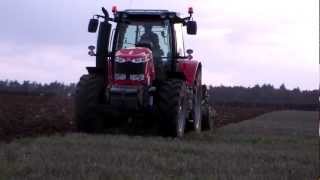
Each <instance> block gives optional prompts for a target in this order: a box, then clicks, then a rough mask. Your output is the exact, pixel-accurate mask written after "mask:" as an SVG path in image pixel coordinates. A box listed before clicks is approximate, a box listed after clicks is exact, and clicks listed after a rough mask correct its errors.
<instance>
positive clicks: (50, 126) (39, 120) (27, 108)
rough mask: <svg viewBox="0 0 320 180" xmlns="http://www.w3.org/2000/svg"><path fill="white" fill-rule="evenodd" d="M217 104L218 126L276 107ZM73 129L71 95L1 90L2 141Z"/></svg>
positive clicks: (0, 121)
mask: <svg viewBox="0 0 320 180" xmlns="http://www.w3.org/2000/svg"><path fill="white" fill-rule="evenodd" d="M214 108H215V110H216V112H217V118H216V120H215V127H217V128H220V127H222V126H225V125H227V124H230V123H237V122H240V121H243V120H247V119H251V118H254V117H256V116H258V115H261V114H264V113H267V112H271V111H273V110H275V108H272V107H252V106H251V107H245V106H239V107H235V106H228V105H223V106H215V107H214ZM74 131H76V128H75V126H74V121H73V99H72V97H59V96H28V95H12V94H0V141H10V140H12V139H15V138H22V137H27V136H39V135H42V136H43V135H51V134H56V133H68V132H74Z"/></svg>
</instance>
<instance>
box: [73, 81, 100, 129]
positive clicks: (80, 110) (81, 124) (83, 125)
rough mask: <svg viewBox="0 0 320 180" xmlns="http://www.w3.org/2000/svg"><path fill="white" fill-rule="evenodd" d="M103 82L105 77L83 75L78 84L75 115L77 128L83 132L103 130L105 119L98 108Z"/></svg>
mask: <svg viewBox="0 0 320 180" xmlns="http://www.w3.org/2000/svg"><path fill="white" fill-rule="evenodd" d="M103 84H104V83H103V78H102V77H99V76H97V75H83V76H82V77H81V78H80V81H79V83H78V84H77V88H76V94H75V102H74V105H75V111H74V112H75V114H74V117H75V123H76V126H77V129H78V130H79V131H81V132H86V133H100V132H102V131H103V128H104V124H103V120H102V118H101V117H100V116H99V113H98V112H97V110H96V106H97V105H98V104H99V103H100V101H101V94H102V91H103Z"/></svg>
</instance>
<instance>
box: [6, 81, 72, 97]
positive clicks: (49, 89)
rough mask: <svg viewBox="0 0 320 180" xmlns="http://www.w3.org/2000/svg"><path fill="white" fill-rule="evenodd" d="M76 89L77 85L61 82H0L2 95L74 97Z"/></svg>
mask: <svg viewBox="0 0 320 180" xmlns="http://www.w3.org/2000/svg"><path fill="white" fill-rule="evenodd" d="M75 87H76V84H75V83H71V84H68V85H66V84H63V83H59V82H52V83H49V84H41V83H37V82H30V81H23V82H22V83H19V82H18V81H8V80H5V81H2V80H0V93H6V94H24V95H43V96H53V95H62V96H72V95H73V94H74V92H75Z"/></svg>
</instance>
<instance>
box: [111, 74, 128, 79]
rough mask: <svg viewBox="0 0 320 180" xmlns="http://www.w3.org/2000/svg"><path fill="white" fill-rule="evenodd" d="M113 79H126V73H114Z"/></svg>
mask: <svg viewBox="0 0 320 180" xmlns="http://www.w3.org/2000/svg"><path fill="white" fill-rule="evenodd" d="M114 80H126V74H119V73H115V74H114Z"/></svg>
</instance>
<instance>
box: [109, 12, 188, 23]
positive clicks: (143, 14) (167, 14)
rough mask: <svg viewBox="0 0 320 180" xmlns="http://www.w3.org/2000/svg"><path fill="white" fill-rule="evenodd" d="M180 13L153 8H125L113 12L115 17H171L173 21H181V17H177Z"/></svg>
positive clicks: (152, 18) (155, 18) (150, 18)
mask: <svg viewBox="0 0 320 180" xmlns="http://www.w3.org/2000/svg"><path fill="white" fill-rule="evenodd" d="M179 16H180V13H177V12H173V11H168V10H154V9H126V10H124V11H118V12H116V13H115V18H116V19H149V20H157V19H159V20H160V19H167V18H169V19H171V20H173V21H174V22H183V18H181V17H179Z"/></svg>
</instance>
